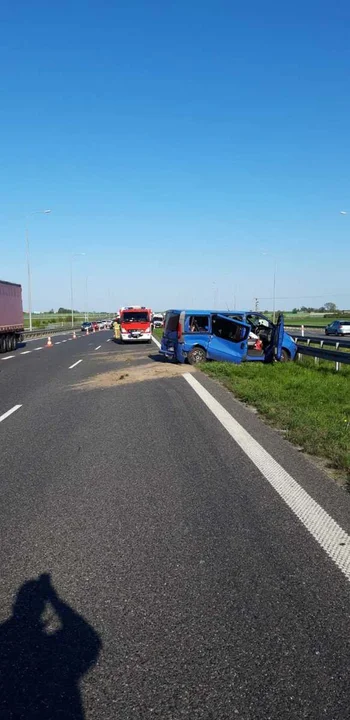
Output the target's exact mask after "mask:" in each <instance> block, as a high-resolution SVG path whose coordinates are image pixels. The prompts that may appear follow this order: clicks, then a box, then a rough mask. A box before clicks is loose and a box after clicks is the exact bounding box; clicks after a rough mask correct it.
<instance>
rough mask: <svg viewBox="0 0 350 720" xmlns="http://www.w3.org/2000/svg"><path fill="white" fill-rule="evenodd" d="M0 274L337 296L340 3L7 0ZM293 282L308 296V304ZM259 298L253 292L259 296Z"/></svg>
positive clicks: (60, 292) (45, 301)
mask: <svg viewBox="0 0 350 720" xmlns="http://www.w3.org/2000/svg"><path fill="white" fill-rule="evenodd" d="M1 28H2V41H1V46H0V63H1V68H2V83H1V105H0V132H1V176H0V183H1V187H0V191H1V192H0V243H1V269H0V277H1V278H2V279H9V280H13V281H17V282H21V283H22V284H23V288H24V298H25V305H26V304H27V303H26V294H27V284H26V265H25V216H26V213H29V212H31V211H33V210H37V209H41V208H52V214H51V215H49V216H41V215H35V216H32V218H31V219H30V224H29V233H30V242H31V258H32V273H33V307H34V309H37V310H43V309H49V308H50V307H54V308H57V307H58V305H67V306H69V305H70V295H69V287H70V285H69V266H70V255H71V253H72V252H74V253H80V252H85V253H86V256H85V257H78V258H76V259H75V260H74V288H75V298H76V300H75V303H74V304H75V305H76V306H79V307H83V306H84V295H85V279H86V277H88V295H89V307H90V309H92V308H96V309H97V308H99V309H102V308H106V309H108V310H110V311H112V310H113V311H114V310H115V309H116V308H118V307H119V306H120V305H124V304H130V303H132V302H135V303H137V304H147V305H150V306H152V307H153V308H154V309H156V308H166V307H171V306H178V305H184V306H186V305H191V306H197V307H201V306H212V305H213V303H214V298H215V299H216V302H217V303H218V304H219V305H221V306H223V307H225V306H226V305H230V306H232V304H233V299H234V297H235V296H236V302H237V306H239V307H250V306H252V303H253V297H255V296H259V297H261V298H268V297H271V292H272V275H273V268H272V265H273V260H272V258H271V257H270V256H268V255H263V252H269V253H270V254H271V255H276V256H277V270H278V272H277V295H278V296H284V297H287V298H290V299H288V300H285V301H282V300H281V301H280V302H278V305H280V306H283V307H285V308H288V307H293V306H294V305H300V304H304V303H305V304H306V305H314V304H316V305H318V304H322V303H323V302H326V301H328V300H334V301H335V302H337V304H338V305H339V306H342V307H344V306H347V307H350V286H349V267H350V249H349V239H350V214H349V216H343V215H340V214H339V211H340V210H342V209H348V210H349V211H350V176H349V167H350V163H349V160H350V146H349V127H350V94H349V70H350V38H349V31H350V6H349V3H348V2H346V1H345V0H338V2H335V3H334V4H333V7H332V4H331V3H329V1H328V0H327V1H325V0H318V1H317V2H316V1H313V0H312V1H309V2H308V0H306V1H304V2H300V0H296V2H294V3H288V4H286V3H281V2H280V0H279V1H278V2H277V0H270V1H268V0H267V1H266V2H261V0H251V2H249V3H243V2H235V0H202V2H199V0H196V1H194V0H177V2H176V3H175V2H172V3H170V2H169V3H167V2H165V3H164V1H161V0H128V1H126V0H124V1H122V2H112V0H109V1H108V2H106V0H105V1H103V0H100V2H97V0H90V1H89V0H84V2H83V0H75V1H74V2H73V3H72V2H68V1H67V0H66V1H63V2H60V3H58V2H56V3H47V1H46V0H45V2H43V1H41V0H33V1H32V2H31V3H28V2H27V1H24V0H17V2H15V3H14V2H12V1H11V0H4V2H3V3H2V7H1ZM308 296H319V297H317V298H314V299H307V298H308ZM265 306H266V307H271V301H269V300H266V301H265V300H263V301H262V302H261V307H265Z"/></svg>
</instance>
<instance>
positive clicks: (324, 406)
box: [201, 357, 350, 478]
mask: <svg viewBox="0 0 350 720" xmlns="http://www.w3.org/2000/svg"><path fill="white" fill-rule="evenodd" d="M201 369H202V370H203V372H205V373H206V374H207V375H209V376H210V377H213V378H216V379H217V380H220V381H221V382H222V383H223V384H224V385H225V386H226V387H227V388H228V389H229V390H231V391H232V392H233V393H234V395H235V396H236V397H237V398H239V399H240V400H243V401H244V402H246V403H248V404H250V405H253V406H254V407H255V408H257V410H258V411H259V412H260V413H261V415H263V416H264V417H265V418H267V419H268V420H269V422H270V423H271V424H272V425H273V426H275V427H278V428H280V429H284V430H285V431H286V437H287V438H288V439H289V440H290V441H291V442H292V443H294V444H296V445H298V446H301V447H302V448H303V449H304V450H305V451H306V452H307V453H310V454H311V455H317V456H319V457H324V458H326V459H328V460H329V461H330V463H331V465H332V466H333V467H334V468H336V469H337V470H341V471H345V472H346V473H347V476H348V478H349V477H350V393H349V383H350V367H346V366H343V369H342V370H341V371H340V372H338V373H336V372H335V371H334V370H333V369H332V368H331V367H330V364H329V363H323V362H322V363H320V366H319V367H315V366H314V364H313V359H309V358H306V357H304V359H303V362H302V363H297V362H295V363H274V364H272V365H264V364H262V363H261V364H260V363H245V364H243V365H233V364H231V363H218V362H213V363H206V364H205V365H203V366H201Z"/></svg>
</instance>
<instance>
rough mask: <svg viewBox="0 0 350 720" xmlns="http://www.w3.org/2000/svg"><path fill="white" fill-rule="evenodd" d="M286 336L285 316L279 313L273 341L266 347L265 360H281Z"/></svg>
mask: <svg viewBox="0 0 350 720" xmlns="http://www.w3.org/2000/svg"><path fill="white" fill-rule="evenodd" d="M283 338H284V317H283V315H282V313H280V314H279V316H278V318H277V322H276V324H275V326H274V328H273V332H272V337H271V343H270V345H269V346H268V348H266V353H265V362H273V360H280V359H281V357H282V346H283Z"/></svg>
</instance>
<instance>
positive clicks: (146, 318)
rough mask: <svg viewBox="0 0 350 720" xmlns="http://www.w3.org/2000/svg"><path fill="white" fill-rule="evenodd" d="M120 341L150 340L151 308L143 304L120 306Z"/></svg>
mask: <svg viewBox="0 0 350 720" xmlns="http://www.w3.org/2000/svg"><path fill="white" fill-rule="evenodd" d="M119 315H120V320H119V324H120V342H126V341H128V342H135V341H140V340H141V341H142V340H143V341H144V342H149V343H150V342H152V327H151V323H152V310H151V309H150V308H146V307H144V306H143V305H129V306H128V307H122V308H121V310H120V312H119Z"/></svg>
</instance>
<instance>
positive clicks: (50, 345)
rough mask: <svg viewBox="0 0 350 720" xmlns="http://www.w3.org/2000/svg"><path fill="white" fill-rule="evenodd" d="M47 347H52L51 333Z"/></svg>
mask: <svg viewBox="0 0 350 720" xmlns="http://www.w3.org/2000/svg"><path fill="white" fill-rule="evenodd" d="M46 347H52V340H51V338H50V335H49V337H48V338H47V343H46Z"/></svg>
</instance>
